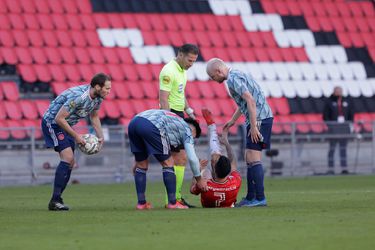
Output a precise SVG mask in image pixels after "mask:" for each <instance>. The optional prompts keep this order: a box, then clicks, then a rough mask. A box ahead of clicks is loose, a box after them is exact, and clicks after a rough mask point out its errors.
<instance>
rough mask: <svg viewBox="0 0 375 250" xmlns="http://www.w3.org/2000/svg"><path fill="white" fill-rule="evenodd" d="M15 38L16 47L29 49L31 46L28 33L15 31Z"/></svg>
mask: <svg viewBox="0 0 375 250" xmlns="http://www.w3.org/2000/svg"><path fill="white" fill-rule="evenodd" d="M13 37H14V41H15V42H16V45H17V46H19V47H28V46H30V43H29V39H28V37H27V33H26V32H25V31H23V30H13Z"/></svg>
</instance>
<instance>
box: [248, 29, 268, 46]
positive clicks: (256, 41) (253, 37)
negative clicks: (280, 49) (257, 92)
mask: <svg viewBox="0 0 375 250" xmlns="http://www.w3.org/2000/svg"><path fill="white" fill-rule="evenodd" d="M247 34H248V38H249V40H250V42H251V44H252V45H253V47H263V46H264V43H263V38H262V35H261V34H260V32H248V33H247Z"/></svg>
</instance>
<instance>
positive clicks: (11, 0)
mask: <svg viewBox="0 0 375 250" xmlns="http://www.w3.org/2000/svg"><path fill="white" fill-rule="evenodd" d="M5 3H6V5H7V7H8V10H9V11H10V12H11V13H21V12H22V9H21V5H20V2H19V1H18V0H5Z"/></svg>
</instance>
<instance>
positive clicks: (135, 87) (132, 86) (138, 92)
mask: <svg viewBox="0 0 375 250" xmlns="http://www.w3.org/2000/svg"><path fill="white" fill-rule="evenodd" d="M126 85H127V89H128V91H129V94H130V97H131V98H134V99H143V98H145V94H144V92H143V88H142V86H141V85H140V84H139V82H126Z"/></svg>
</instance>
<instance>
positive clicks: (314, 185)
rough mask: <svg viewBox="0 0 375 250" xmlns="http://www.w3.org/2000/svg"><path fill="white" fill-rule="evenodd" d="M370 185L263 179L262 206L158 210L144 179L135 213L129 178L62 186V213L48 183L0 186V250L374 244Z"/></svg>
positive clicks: (374, 201)
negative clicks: (50, 205) (51, 203)
mask: <svg viewBox="0 0 375 250" xmlns="http://www.w3.org/2000/svg"><path fill="white" fill-rule="evenodd" d="M374 183H375V176H345V177H341V176H340V177H311V178H294V179H267V180H266V191H267V192H266V193H267V198H268V202H269V207H267V208H240V209H237V208H236V209H202V208H197V209H190V210H185V211H167V210H166V209H164V208H162V205H163V204H162V202H163V200H164V192H163V185H162V183H148V186H147V197H148V200H149V201H151V202H152V203H153V205H154V206H155V207H156V208H155V209H154V210H152V211H135V209H134V207H135V205H136V197H135V188H134V185H133V183H128V184H121V185H73V186H69V187H68V188H67V190H66V193H65V195H64V199H65V201H66V203H67V204H69V205H70V206H71V209H72V210H71V211H69V212H50V211H47V202H48V199H49V196H50V192H51V188H50V186H38V187H13V188H0V249H142V250H145V249H288V250H289V249H361V250H363V249H374V248H373V247H374V246H375V237H374V235H375V184H374ZM187 184H188V183H187V182H186V183H185V194H186V192H187V186H188V185H187ZM245 187H246V183H244V185H243V187H242V190H241V193H240V195H239V198H240V197H242V196H243V195H244V193H245ZM185 197H187V199H188V201H189V202H192V203H194V204H199V200H198V198H197V197H192V196H190V195H189V196H187V195H185Z"/></svg>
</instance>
